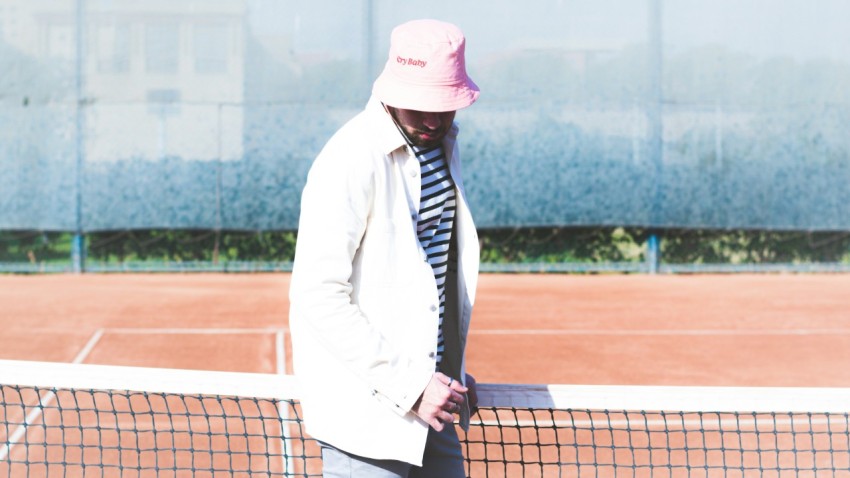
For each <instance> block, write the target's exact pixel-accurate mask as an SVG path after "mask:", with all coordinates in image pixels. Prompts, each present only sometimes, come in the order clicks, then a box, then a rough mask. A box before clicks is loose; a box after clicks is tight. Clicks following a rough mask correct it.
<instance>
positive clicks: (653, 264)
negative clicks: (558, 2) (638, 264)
mask: <svg viewBox="0 0 850 478" xmlns="http://www.w3.org/2000/svg"><path fill="white" fill-rule="evenodd" d="M660 262H661V242H660V240H659V239H658V234H657V233H655V232H653V233H652V234H650V235H649V237H648V238H647V239H646V267H647V269H649V273H650V274H658V264H659V263H660Z"/></svg>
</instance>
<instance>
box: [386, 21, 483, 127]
mask: <svg viewBox="0 0 850 478" xmlns="http://www.w3.org/2000/svg"><path fill="white" fill-rule="evenodd" d="M465 47H466V39H465V38H464V36H463V32H461V31H460V29H459V28H458V27H456V26H455V25H452V24H450V23H445V22H440V21H437V20H414V21H411V22H407V23H404V24H401V25H399V26H397V27H396V28H395V29H393V32H392V36H391V37H390V54H389V58H388V59H387V64H386V66H385V67H384V71H383V72H382V73H381V76H379V77H378V79H377V80H375V84H374V85H373V86H372V95H373V96H374V97H375V98H377V99H378V100H379V101H381V102H382V103H384V104H385V105H387V106H392V107H395V108H401V109H405V110H416V111H428V112H444V111H456V110H459V109H461V108H466V107H467V106H469V105H471V104H472V103H474V102H475V100H476V99H478V92H479V90H478V86H476V85H475V83H473V82H472V80H471V79H470V78H469V76H468V75H467V74H466V61H465V59H464V50H465Z"/></svg>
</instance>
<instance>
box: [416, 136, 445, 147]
mask: <svg viewBox="0 0 850 478" xmlns="http://www.w3.org/2000/svg"><path fill="white" fill-rule="evenodd" d="M441 144H443V139H442V138H432V137H429V138H423V137H421V136H416V137H414V138H413V145H414V146H418V147H420V148H426V149H427V148H434V147H437V146H440V145H441Z"/></svg>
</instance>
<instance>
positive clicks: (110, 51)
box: [95, 24, 130, 73]
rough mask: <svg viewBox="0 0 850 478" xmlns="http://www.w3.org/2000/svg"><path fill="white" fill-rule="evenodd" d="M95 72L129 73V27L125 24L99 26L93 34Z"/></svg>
mask: <svg viewBox="0 0 850 478" xmlns="http://www.w3.org/2000/svg"><path fill="white" fill-rule="evenodd" d="M95 36H96V37H95V39H96V42H97V70H98V71H99V72H100V73H127V72H128V71H130V27H129V25H126V24H113V25H101V26H99V27H98V28H97V30H96V33H95Z"/></svg>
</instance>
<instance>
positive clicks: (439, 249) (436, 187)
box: [413, 146, 457, 365]
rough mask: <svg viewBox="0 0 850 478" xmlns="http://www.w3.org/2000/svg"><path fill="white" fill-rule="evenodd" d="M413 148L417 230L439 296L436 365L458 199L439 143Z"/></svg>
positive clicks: (440, 352) (442, 346) (440, 355)
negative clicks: (417, 183) (417, 177)
mask: <svg viewBox="0 0 850 478" xmlns="http://www.w3.org/2000/svg"><path fill="white" fill-rule="evenodd" d="M413 151H414V153H416V157H417V159H418V160H419V167H420V169H421V172H422V189H421V191H422V192H421V197H420V203H419V218H418V222H417V224H416V230H417V233H418V235H419V243H420V244H421V245H422V248H423V249H425V253H426V254H427V256H428V263H429V264H431V268H432V269H433V271H434V279H435V280H436V282H437V295H438V296H439V298H440V327H439V331H438V336H437V365H439V364H440V362H441V361H442V358H443V352H444V351H445V340H444V339H443V317H444V313H445V307H446V271H447V269H448V260H449V242H450V239H451V235H452V224H453V223H454V218H455V211H456V209H457V201H456V196H455V188H454V182H453V181H452V177H451V175H450V174H449V168H448V164H447V163H446V155H445V153H444V152H443V148H442V146H438V147H436V148H429V149H423V148H418V147H414V148H413Z"/></svg>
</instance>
